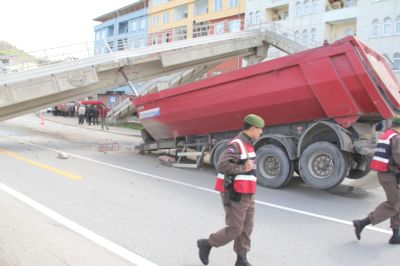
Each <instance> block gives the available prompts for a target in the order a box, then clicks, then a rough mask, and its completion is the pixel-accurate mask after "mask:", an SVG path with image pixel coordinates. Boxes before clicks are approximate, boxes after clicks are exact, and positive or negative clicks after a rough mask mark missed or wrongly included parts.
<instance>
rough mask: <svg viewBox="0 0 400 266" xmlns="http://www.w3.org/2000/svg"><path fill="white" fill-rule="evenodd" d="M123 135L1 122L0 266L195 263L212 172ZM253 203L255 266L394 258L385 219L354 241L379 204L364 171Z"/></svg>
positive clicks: (218, 217) (211, 195)
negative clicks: (171, 163)
mask: <svg viewBox="0 0 400 266" xmlns="http://www.w3.org/2000/svg"><path fill="white" fill-rule="evenodd" d="M128 135H129V134H128ZM128 135H126V134H125V135H120V134H114V133H111V132H107V131H103V132H102V131H97V130H91V129H87V128H83V127H78V126H69V125H66V124H61V123H56V122H51V121H46V123H45V124H44V125H41V124H40V121H39V120H38V118H37V117H35V116H34V115H28V116H23V117H20V118H16V119H13V120H9V121H5V122H1V123H0V165H1V167H2V170H1V173H0V211H1V214H2V218H1V219H0V265H2V266H3V265H4V266H8V265H16V266H19V265H27V266H30V265H38V266H39V265H40V266H46V265H51V266H53V265H55V266H57V265H89V266H90V265H96V266H97V265H113V266H114V265H160V266H161V265H163V266H164V265H165V266H179V265H182V266H196V265H201V263H200V261H199V259H198V255H197V252H198V250H197V247H196V240H197V239H198V238H204V237H207V236H208V235H209V234H210V233H212V232H213V231H216V230H218V229H220V228H221V227H222V226H224V213H223V208H222V206H221V203H220V198H219V195H218V194H217V193H216V192H215V191H213V185H214V181H215V180H214V175H215V173H214V171H213V169H212V168H211V167H208V166H206V167H204V168H203V169H196V170H185V169H174V168H170V167H167V166H163V165H161V164H160V162H159V160H158V158H157V156H156V155H154V154H148V155H139V154H138V153H137V152H136V151H135V150H134V145H135V143H138V142H140V139H139V138H137V137H134V136H128ZM112 143H117V144H118V147H117V148H118V149H117V148H116V146H115V145H114V150H110V151H106V152H101V151H99V148H101V147H103V148H104V147H106V148H107V147H108V148H111V147H113V146H112V145H111V144H112ZM60 152H62V153H63V154H67V155H68V158H67V159H63V158H60V156H59V155H60ZM61 157H62V156H61ZM256 199H257V205H256V217H255V227H254V231H253V239H252V251H251V252H250V253H249V254H248V258H249V260H250V262H251V263H252V264H253V265H255V266H265V265H397V263H396V261H397V259H398V254H399V251H400V246H391V245H389V244H387V241H388V239H389V237H390V230H388V229H389V228H388V227H389V225H388V223H382V224H381V225H379V226H377V227H370V228H367V229H366V230H365V231H364V232H363V235H362V240H361V241H357V240H356V239H355V236H354V232H353V227H352V225H351V220H352V219H354V218H362V217H364V216H365V215H366V214H367V213H368V212H369V211H370V210H372V209H373V208H374V207H375V206H376V205H377V204H378V203H380V202H381V201H383V200H384V194H383V191H382V190H381V189H380V187H379V185H378V183H377V180H376V178H375V176H374V175H373V174H371V175H369V176H368V177H366V178H363V179H361V180H357V181H353V180H346V181H345V182H344V183H343V184H342V185H340V186H339V187H337V188H336V189H334V190H330V191H319V190H314V189H310V188H308V187H307V186H305V185H304V184H303V183H302V182H301V180H300V179H299V178H295V179H294V180H292V182H291V183H290V184H289V185H288V186H287V187H285V188H283V189H279V190H272V189H267V188H263V187H260V186H259V187H258V191H257V196H256ZM234 262H235V255H234V253H233V251H232V244H229V245H227V246H225V247H221V248H218V249H212V251H211V256H210V264H209V265H214V266H225V265H226V266H228V265H234Z"/></svg>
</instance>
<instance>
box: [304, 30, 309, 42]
mask: <svg viewBox="0 0 400 266" xmlns="http://www.w3.org/2000/svg"><path fill="white" fill-rule="evenodd" d="M303 44H304V45H307V44H308V31H307V30H303Z"/></svg>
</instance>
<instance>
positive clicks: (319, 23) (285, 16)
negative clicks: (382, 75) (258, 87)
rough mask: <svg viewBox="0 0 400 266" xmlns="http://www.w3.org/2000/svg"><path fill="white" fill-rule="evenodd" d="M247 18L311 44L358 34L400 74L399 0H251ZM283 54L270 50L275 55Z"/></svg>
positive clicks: (313, 45) (253, 23)
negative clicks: (269, 25)
mask: <svg viewBox="0 0 400 266" xmlns="http://www.w3.org/2000/svg"><path fill="white" fill-rule="evenodd" d="M246 20H247V24H248V25H257V24H260V23H267V24H268V23H271V24H272V25H273V27H274V28H275V30H276V31H277V32H279V33H281V34H283V35H286V36H288V37H289V38H291V39H295V40H297V41H298V42H300V43H303V44H305V45H307V46H308V47H315V46H319V45H321V44H322V43H323V42H324V40H327V41H328V42H329V43H331V42H334V41H335V40H338V39H341V38H343V37H345V36H347V35H356V36H357V37H358V38H359V39H360V40H361V41H363V42H364V43H366V44H367V45H369V46H370V47H372V48H373V49H375V50H377V51H378V52H380V53H382V54H384V55H385V56H386V57H387V58H388V59H389V60H390V61H391V62H392V63H393V69H394V71H395V72H396V73H397V75H398V77H400V1H399V0H358V1H357V0H265V1H259V0H247V4H246ZM282 55H283V53H282V52H278V51H277V50H276V49H270V51H269V56H270V57H271V58H274V57H278V56H282Z"/></svg>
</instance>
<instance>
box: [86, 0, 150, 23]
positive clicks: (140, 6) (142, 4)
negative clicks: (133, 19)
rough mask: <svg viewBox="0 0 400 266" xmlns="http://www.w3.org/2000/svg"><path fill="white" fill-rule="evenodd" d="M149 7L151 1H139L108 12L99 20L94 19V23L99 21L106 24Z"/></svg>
mask: <svg viewBox="0 0 400 266" xmlns="http://www.w3.org/2000/svg"><path fill="white" fill-rule="evenodd" d="M148 6H149V0H139V1H137V2H135V3H133V4H130V5H127V6H124V7H121V8H119V9H116V10H114V11H111V12H108V13H106V14H104V15H101V16H99V17H97V18H94V19H93V20H94V21H99V22H105V21H107V20H110V19H113V18H116V17H119V16H122V15H125V14H129V13H132V12H134V11H136V10H140V9H144V8H145V7H148Z"/></svg>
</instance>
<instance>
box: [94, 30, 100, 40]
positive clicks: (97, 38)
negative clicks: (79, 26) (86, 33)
mask: <svg viewBox="0 0 400 266" xmlns="http://www.w3.org/2000/svg"><path fill="white" fill-rule="evenodd" d="M100 39H101V32H100V31H96V37H95V40H96V41H98V40H100Z"/></svg>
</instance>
